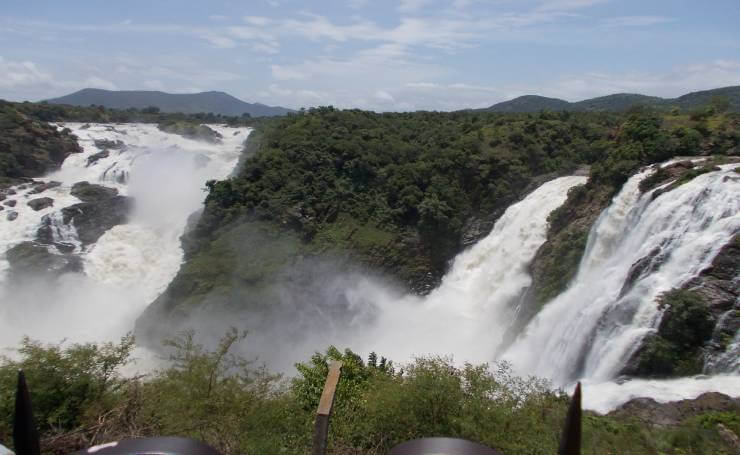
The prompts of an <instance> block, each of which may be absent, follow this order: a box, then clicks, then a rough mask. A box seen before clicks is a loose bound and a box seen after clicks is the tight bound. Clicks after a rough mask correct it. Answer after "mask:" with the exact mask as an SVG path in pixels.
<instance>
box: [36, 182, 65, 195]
mask: <svg viewBox="0 0 740 455" xmlns="http://www.w3.org/2000/svg"><path fill="white" fill-rule="evenodd" d="M61 184H62V182H55V181H53V180H52V181H51V182H46V183H40V184H39V185H36V187H35V188H34V189H32V190H31V191H29V192H28V194H39V193H43V192H44V191H46V190H48V189H51V188H56V187H58V186H61Z"/></svg>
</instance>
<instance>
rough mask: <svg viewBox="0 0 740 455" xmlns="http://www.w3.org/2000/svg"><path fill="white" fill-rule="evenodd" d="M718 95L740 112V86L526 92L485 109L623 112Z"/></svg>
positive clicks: (695, 103) (690, 103) (688, 104)
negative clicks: (573, 96) (663, 91)
mask: <svg viewBox="0 0 740 455" xmlns="http://www.w3.org/2000/svg"><path fill="white" fill-rule="evenodd" d="M715 97H721V98H722V99H723V101H726V103H727V105H726V106H725V107H726V108H727V110H729V111H731V112H740V86H732V87H722V88H717V89H713V90H704V91H700V92H692V93H688V94H686V95H683V96H680V97H678V98H660V97H657V96H647V95H640V94H635V93H615V94H613V95H607V96H600V97H597V98H590V99H587V100H583V101H578V102H575V103H571V102H568V101H565V100H561V99H558V98H547V97H544V96H537V95H524V96H520V97H518V98H514V99H513V100H509V101H504V102H501V103H497V104H494V105H493V106H491V107H489V108H487V109H484V110H487V111H493V112H539V111H543V110H546V111H561V110H562V111H576V112H578V111H613V112H621V111H626V110H627V109H629V108H631V107H633V106H636V105H642V106H651V107H654V108H661V109H666V110H667V109H671V108H674V107H677V108H679V109H683V110H692V109H699V108H703V107H705V106H707V105H708V104H710V103H711V102H712V100H713V99H715Z"/></svg>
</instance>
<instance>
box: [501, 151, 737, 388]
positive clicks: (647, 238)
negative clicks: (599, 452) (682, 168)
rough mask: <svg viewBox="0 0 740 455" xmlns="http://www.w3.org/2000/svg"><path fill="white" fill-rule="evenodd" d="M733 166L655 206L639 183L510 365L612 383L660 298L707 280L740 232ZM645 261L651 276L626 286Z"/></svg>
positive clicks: (562, 378) (615, 208) (566, 379)
mask: <svg viewBox="0 0 740 455" xmlns="http://www.w3.org/2000/svg"><path fill="white" fill-rule="evenodd" d="M733 167H734V165H727V166H723V169H722V170H720V171H716V172H710V173H707V174H704V175H701V176H699V177H696V178H694V179H693V180H691V181H690V182H688V183H685V184H683V185H681V186H679V187H678V188H676V189H673V190H671V191H669V192H667V193H664V194H662V195H660V196H658V197H657V198H655V199H653V195H652V192H650V193H647V194H641V193H640V190H639V188H638V185H639V182H640V181H641V180H642V179H644V178H645V177H647V176H648V175H649V174H650V172H651V171H650V170H646V171H643V172H641V173H639V174H637V175H635V176H634V177H632V178H631V179H630V180H629V181H628V182H627V183H626V184H625V185H624V187H623V189H622V190H621V192H620V193H619V194H618V195H617V196H616V197H615V199H614V201H613V202H612V204H611V205H610V207H609V208H608V209H607V210H606V211H605V212H604V213H603V214H602V215H601V216H600V217H599V219H598V221H597V222H596V223H595V224H594V226H593V228H592V230H591V233H590V235H589V241H588V245H587V248H586V252H585V254H584V257H583V260H582V261H581V264H580V267H579V270H578V273H577V275H576V278H575V279H574V280H573V282H572V283H571V285H570V286H569V288H568V289H567V290H566V291H565V292H563V293H562V294H561V295H559V296H558V297H556V298H555V299H554V300H553V301H551V302H549V303H548V304H547V305H546V306H545V307H544V309H543V310H542V311H540V313H539V314H538V315H537V316H536V317H535V318H534V319H533V320H532V322H531V323H530V324H529V325H528V326H527V328H526V329H525V330H526V332H525V334H523V336H521V337H520V339H519V340H518V341H517V342H516V343H515V344H514V345H512V346H511V347H510V348H509V349H508V351H507V352H506V354H505V355H504V359H506V360H509V361H511V362H512V363H513V364H514V365H515V367H516V368H517V369H518V370H519V371H522V372H527V373H530V374H536V375H539V376H543V377H547V378H550V379H552V380H553V381H554V383H555V384H557V385H567V384H569V383H571V382H572V381H574V380H576V379H579V378H585V379H587V380H589V381H596V382H598V381H604V380H609V379H612V378H613V377H614V376H615V375H616V374H617V373H618V372H619V370H620V369H621V368H622V367H623V366H624V362H625V361H626V360H627V358H628V357H629V355H630V354H632V353H633V352H634V351H635V349H636V348H637V347H638V346H639V343H640V341H641V340H642V339H643V338H644V336H645V335H646V334H647V333H649V332H650V331H652V330H654V329H655V327H656V326H657V323H658V322H659V320H660V317H661V310H660V308H658V305H657V304H656V303H655V301H656V297H657V296H659V295H660V294H661V293H663V292H665V291H668V290H670V289H674V288H677V287H679V286H681V285H682V284H684V283H686V282H687V281H688V280H689V279H691V278H693V277H694V276H696V275H698V274H699V272H701V270H703V269H704V268H706V267H707V266H708V265H709V264H710V263H711V261H712V260H713V259H714V257H715V256H716V254H717V253H718V252H719V250H720V249H721V248H722V247H723V246H724V245H725V244H727V242H728V241H729V240H730V239H731V238H732V236H733V235H734V234H735V233H737V232H738V231H739V230H740V177H738V175H737V174H736V173H735V172H734V170H732V168H733ZM640 260H642V261H643V262H642V268H643V270H642V271H641V273H639V274H638V276H637V277H634V276H633V277H632V278H633V279H634V282H633V283H631V284H630V285H629V286H625V283H626V281H627V278H628V275H629V274H630V271H631V269H632V267H633V265H634V264H636V263H637V262H638V261H640ZM737 392H738V391H735V393H737Z"/></svg>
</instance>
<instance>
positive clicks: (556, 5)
mask: <svg viewBox="0 0 740 455" xmlns="http://www.w3.org/2000/svg"><path fill="white" fill-rule="evenodd" d="M608 1H610V0H542V1H541V2H540V7H539V8H538V9H539V10H541V11H565V10H574V9H581V8H589V7H591V6H594V5H598V4H599V3H606V2H608Z"/></svg>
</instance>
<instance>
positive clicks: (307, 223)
mask: <svg viewBox="0 0 740 455" xmlns="http://www.w3.org/2000/svg"><path fill="white" fill-rule="evenodd" d="M739 124H740V123H739V121H738V117H737V116H735V115H730V114H725V113H717V112H715V111H714V110H712V109H711V108H707V110H706V111H702V114H701V115H699V116H698V117H691V116H689V115H685V114H680V113H678V114H675V115H674V114H661V113H658V112H655V111H650V110H646V109H633V110H632V111H630V112H629V113H627V114H624V115H623V116H620V115H615V114H601V113H588V114H576V113H568V112H561V113H551V112H542V113H540V114H493V113H482V112H458V113H430V112H416V113H404V114H375V113H371V112H363V111H357V110H349V111H338V110H335V109H333V108H331V107H326V108H318V109H311V110H309V111H307V112H302V113H300V114H298V115H289V116H287V117H285V118H281V119H277V120H273V121H271V122H268V123H264V124H262V125H261V126H260V127H258V129H257V131H256V132H254V133H253V137H252V138H251V139H250V141H251V147H252V148H253V149H254V154H253V155H252V156H251V157H250V158H249V159H247V160H246V162H245V163H244V165H243V166H242V168H241V171H240V173H239V174H238V175H237V176H236V177H235V178H232V179H230V180H225V181H221V182H209V183H208V185H207V186H208V188H209V191H210V194H209V197H208V199H207V210H206V216H204V217H203V219H202V221H201V224H200V226H199V228H198V229H197V230H196V231H195V232H194V234H193V236H192V237H194V238H195V239H196V240H197V239H198V238H199V237H200V238H205V239H208V238H209V237H210V236H212V235H213V232H215V231H216V230H217V229H218V228H222V227H224V226H225V225H228V224H229V223H230V222H232V221H234V220H240V219H242V218H243V217H245V216H249V217H259V218H262V219H267V220H271V221H273V222H275V223H276V224H278V225H280V226H289V227H291V228H292V229H294V230H296V231H297V232H299V233H300V234H301V235H302V237H303V238H304V241H305V242H306V244H307V245H309V246H312V247H313V248H311V247H309V250H310V249H314V250H319V251H324V250H326V248H338V247H339V248H343V249H346V250H350V251H352V252H353V254H355V255H357V256H359V258H360V259H361V261H362V262H364V263H367V264H370V265H373V266H378V267H380V268H381V269H384V270H386V271H389V272H391V273H392V274H394V275H395V276H397V277H400V278H401V279H402V280H403V281H405V282H406V283H408V284H409V285H410V286H411V287H412V288H413V289H416V290H417V291H418V290H423V289H426V288H428V285H429V284H430V282H431V283H432V284H433V283H434V282H435V281H436V279H439V278H440V277H441V275H442V274H443V273H444V271H445V269H446V267H447V264H448V261H449V260H450V259H451V258H452V257H454V255H455V254H457V252H459V250H460V249H461V244H462V239H463V238H464V237H469V236H470V235H471V232H470V231H471V230H470V222H471V221H472V220H476V219H483V220H488V221H491V220H492V218H495V217H496V216H497V214H500V213H501V211H502V210H503V209H504V208H505V207H507V206H508V205H510V204H511V203H512V202H513V201H515V200H517V199H518V198H520V197H522V196H523V194H524V193H525V192H526V191H527V190H528V189H529V188H530V187H529V185H531V184H534V183H537V182H539V181H541V180H540V178H546V177H547V176H552V175H554V174H563V173H569V172H572V171H573V170H574V169H575V168H576V167H578V166H579V165H591V166H592V172H591V177H592V178H591V180H590V182H589V185H588V186H587V188H586V189H585V190H582V193H583V194H587V195H588V194H590V193H598V194H603V195H606V196H607V199H605V198H603V197H600V198H599V203H603V202H604V201H606V200H608V196H609V195H610V194H613V193H614V192H616V191H617V190H618V189H619V187H620V186H621V184H622V183H623V182H624V181H625V180H626V179H627V178H628V177H629V175H631V174H632V173H633V172H635V170H636V169H637V168H639V167H640V166H643V165H645V164H649V163H655V162H659V161H662V160H665V159H667V158H669V157H673V156H675V155H696V154H699V153H727V152H728V150H729V151H731V152H732V150H734V151H735V152H736V151H737V144H738V143H739V142H740V127H739V126H738V125H739ZM574 194H575V193H574ZM576 196H577V194H576V195H574V198H575V199H577V198H576ZM590 197H591V196H587V197H586V199H588V198H590ZM578 198H580V199H581V200H582V199H584V198H583V197H581V196H578ZM575 199H574V201H575ZM574 203H575V202H571V204H574ZM563 210H564V211H567V210H568V208H565V209H563ZM558 216H561V215H557V214H555V215H554V219H557V217H558ZM489 225H490V224H489ZM368 227H370V228H372V232H371V233H367V235H362V234H363V233H362V232H359V233H358V231H359V230H360V229H368ZM581 234H582V233H579V234H577V235H575V236H573V238H574V239H576V238H578V240H577V241H576V240H574V241H575V243H577V244H579V245H580V244H581V243H583V242H582V239H580V238H581V237H582V235H581ZM472 235H475V233H472ZM478 235H485V232H482V233H478ZM345 236H346V237H345ZM368 237H371V238H369V239H368ZM577 257H580V255H579V254H577V255H575V256H574V258H577ZM566 276H567V274H566ZM430 277H431V280H430ZM425 285H427V287H426V288H425ZM558 287H559V286H553V289H556V288H558ZM547 294H548V295H549V294H550V293H547Z"/></svg>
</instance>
